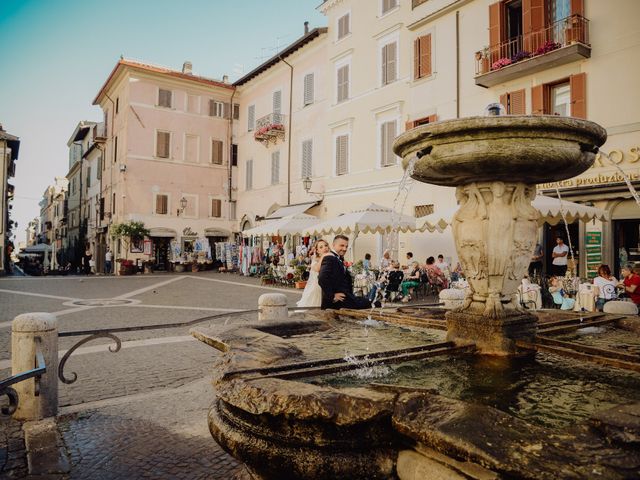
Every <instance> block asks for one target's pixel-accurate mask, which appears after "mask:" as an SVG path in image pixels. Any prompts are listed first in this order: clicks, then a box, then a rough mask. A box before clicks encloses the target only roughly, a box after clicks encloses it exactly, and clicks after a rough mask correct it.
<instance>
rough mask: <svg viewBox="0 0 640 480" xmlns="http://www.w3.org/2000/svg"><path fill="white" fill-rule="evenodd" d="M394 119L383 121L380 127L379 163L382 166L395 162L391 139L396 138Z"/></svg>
mask: <svg viewBox="0 0 640 480" xmlns="http://www.w3.org/2000/svg"><path fill="white" fill-rule="evenodd" d="M396 125H397V124H396V121H395V120H393V121H392V122H385V123H383V124H382V125H381V128H380V140H381V141H380V148H381V152H380V153H381V155H380V159H381V164H382V166H383V167H387V166H389V165H395V164H396V157H395V155H394V153H393V140H394V139H395V138H396Z"/></svg>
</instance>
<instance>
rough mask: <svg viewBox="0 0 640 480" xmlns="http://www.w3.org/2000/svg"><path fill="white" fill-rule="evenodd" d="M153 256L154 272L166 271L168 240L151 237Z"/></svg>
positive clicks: (167, 265) (167, 264)
mask: <svg viewBox="0 0 640 480" xmlns="http://www.w3.org/2000/svg"><path fill="white" fill-rule="evenodd" d="M151 240H153V250H154V252H153V256H154V260H155V265H154V270H158V271H163V272H164V271H167V270H168V268H169V247H170V239H169V238H163V237H152V238H151Z"/></svg>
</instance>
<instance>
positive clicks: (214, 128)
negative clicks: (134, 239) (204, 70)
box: [93, 59, 239, 269]
mask: <svg viewBox="0 0 640 480" xmlns="http://www.w3.org/2000/svg"><path fill="white" fill-rule="evenodd" d="M233 95H234V87H233V86H232V85H231V84H229V83H227V82H226V81H218V80H212V79H208V78H205V77H200V76H197V75H193V73H192V71H191V64H190V62H185V64H184V66H183V69H182V71H176V70H171V69H168V68H164V67H158V66H155V65H149V64H144V63H138V62H134V61H131V60H125V59H121V60H120V61H119V62H118V63H117V64H116V66H115V68H114V69H113V71H112V72H111V74H110V75H109V78H107V81H106V82H105V84H104V85H103V87H102V88H101V89H100V92H99V93H98V95H97V96H96V98H95V100H94V102H93V103H94V105H99V106H100V107H101V108H102V110H103V112H104V125H105V137H106V142H105V144H104V145H103V146H102V147H101V148H102V149H103V152H104V161H103V162H101V163H102V164H101V166H100V168H101V170H102V171H101V179H100V181H101V188H100V190H101V195H102V197H101V199H100V207H99V209H100V211H99V218H98V221H97V228H96V231H97V234H96V242H95V245H96V252H95V254H96V255H98V256H102V255H104V251H105V248H106V246H107V245H111V250H112V251H113V252H114V259H116V258H125V257H126V258H142V259H144V260H151V261H152V262H153V263H154V264H155V266H156V268H158V269H164V268H167V266H168V262H167V259H168V256H169V245H170V242H171V241H172V240H176V241H178V242H180V243H181V245H182V247H183V249H187V250H188V249H189V248H190V246H191V244H192V243H193V241H194V240H195V239H196V238H198V237H208V238H209V240H210V242H212V241H222V240H226V239H227V238H228V237H229V236H230V235H231V232H232V224H233V219H234V218H235V202H234V199H233V197H232V191H231V188H230V187H229V186H230V183H231V163H232V162H231V160H232V157H233V155H232V148H231V142H230V139H231V122H232V121H233V117H236V118H237V116H238V114H239V108H238V107H237V106H236V105H233V107H232V101H233ZM131 220H135V221H141V222H144V224H145V227H146V228H148V229H149V230H150V231H151V234H150V237H151V238H150V240H151V245H148V244H147V245H145V246H144V248H145V252H144V253H142V252H139V251H138V250H140V248H139V247H140V245H137V246H133V245H132V246H130V247H129V251H128V252H124V251H123V245H121V242H113V241H112V240H111V239H110V236H109V228H110V226H111V225H113V224H116V223H122V222H128V221H131Z"/></svg>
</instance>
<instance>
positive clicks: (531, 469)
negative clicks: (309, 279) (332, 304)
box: [192, 314, 640, 480]
mask: <svg viewBox="0 0 640 480" xmlns="http://www.w3.org/2000/svg"><path fill="white" fill-rule="evenodd" d="M329 315H330V314H329ZM555 317H556V318H557V315H555ZM636 322H637V320H636ZM192 334H193V335H194V336H195V337H196V338H198V339H200V340H201V341H203V342H205V343H207V344H209V345H212V346H214V347H216V348H217V349H219V350H221V351H223V352H224V354H223V355H221V356H220V357H219V358H218V359H217V360H216V364H215V368H214V388H215V395H216V397H215V401H214V404H213V407H212V408H211V411H210V413H209V427H210V430H211V433H212V435H213V437H214V438H215V439H216V440H217V441H218V443H220V445H221V446H222V447H223V448H225V449H226V450H227V451H228V452H230V453H231V454H232V455H233V456H235V457H236V458H238V459H240V460H241V461H243V462H244V463H245V464H246V465H247V467H248V469H249V470H250V471H251V473H252V474H253V475H254V476H255V477H256V478H264V479H290V478H291V479H293V478H314V479H316V478H317V479H335V478H349V479H359V478H362V479H365V478H366V479H374V478H400V479H401V480H408V479H416V480H417V479H418V478H425V477H424V472H431V473H430V474H435V472H436V471H437V472H438V474H439V475H440V477H439V478H451V479H453V478H500V477H502V476H505V477H515V478H536V479H539V478H549V479H551V478H553V479H557V478H589V477H591V476H592V475H594V472H597V474H598V478H632V477H634V476H637V474H639V473H640V421H638V419H639V418H640V388H639V386H640V373H635V372H626V371H623V373H622V374H620V373H619V371H618V370H615V369H611V368H605V367H597V369H591V370H590V369H589V368H586V367H584V366H582V365H580V364H578V365H577V366H575V368H574V367H571V365H569V367H566V366H565V365H564V364H563V365H562V368H560V366H559V364H557V363H554V362H557V361H558V360H553V359H551V360H550V357H549V356H545V355H538V356H537V358H536V359H534V360H526V359H514V358H491V357H486V356H485V357H473V356H464V355H463V354H462V356H460V355H456V354H461V352H472V351H473V346H466V347H464V346H458V347H454V346H453V345H452V344H447V343H446V342H442V338H443V335H444V333H443V332H442V331H439V330H431V329H420V328H415V327H413V328H412V329H410V330H409V329H406V328H403V327H398V326H382V327H376V326H375V324H373V323H372V322H364V323H363V322H357V321H353V320H349V319H348V318H345V317H344V316H340V317H337V316H336V317H335V318H324V319H320V318H314V317H313V316H312V315H311V314H307V316H306V318H304V319H287V320H283V321H281V322H270V323H254V324H250V325H245V326H243V327H241V328H238V327H232V326H228V327H223V326H220V327H215V328H209V329H205V328H196V329H194V330H192ZM332 335H335V336H336V337H335V338H333V340H334V341H336V342H342V345H343V347H342V348H345V347H346V348H347V350H348V345H349V341H348V340H345V339H348V338H350V337H352V338H353V339H354V342H353V343H354V345H358V346H359V347H360V350H358V351H347V352H346V355H344V356H345V357H348V358H347V359H346V360H344V361H343V360H342V358H334V357H335V354H334V352H330V353H331V354H330V355H329V356H328V357H327V356H324V357H322V355H321V353H322V351H323V346H322V342H321V341H320V340H321V339H323V338H324V339H327V341H328V343H327V345H330V343H331V342H330V341H329V340H331V336H332ZM386 335H388V336H389V339H390V340H389V341H388V342H385V341H384V338H385V336H386ZM403 336H404V337H407V338H409V341H408V342H407V343H406V344H403V348H398V346H399V345H398V344H395V343H394V342H395V341H396V340H394V338H402V337H403ZM365 337H369V338H371V339H372V344H371V345H370V346H369V350H368V351H367V350H366V344H365V343H363V342H362V338H365ZM420 343H421V344H422V345H418V344H420ZM310 345H313V347H310ZM447 345H449V346H447ZM389 349H391V353H390V354H383V353H380V352H381V350H389ZM358 354H365V355H367V359H366V364H365V365H364V366H366V367H367V368H369V369H370V371H369V372H368V373H367V375H368V377H366V378H363V375H358V370H353V367H354V364H353V362H354V361H355V362H356V363H357V362H360V365H355V366H363V363H365V359H364V358H363V357H358ZM452 355H454V356H452ZM341 357H342V355H341ZM431 357H433V358H431ZM403 358H404V359H405V361H404V363H402V362H401V361H400V360H402V359H403ZM406 358H408V359H409V360H408V361H406ZM447 358H448V359H449V360H447ZM349 359H351V360H349ZM354 359H355V360H354ZM379 360H380V361H379ZM562 362H569V363H570V362H571V361H570V360H566V359H562ZM438 365H440V368H439V367H438ZM420 366H421V368H419V367H420ZM563 368H564V369H565V370H563ZM566 368H569V370H566ZM572 368H573V370H572ZM376 369H377V371H376ZM407 369H409V370H407ZM344 370H350V371H351V373H350V374H349V375H348V376H345V374H344V373H342V372H343V371H344ZM403 370H404V373H403V372H402V371H403ZM596 370H597V372H596ZM519 371H522V372H523V373H522V374H519V373H518V372H519ZM545 371H546V377H547V378H546V379H545V380H544V381H541V380H540V379H541V378H543V377H544V374H545ZM554 371H560V373H558V374H557V375H554ZM566 371H573V372H574V374H575V380H576V381H575V382H574V383H571V379H570V378H569V379H567V378H565V377H566V376H567V375H565V374H566ZM398 372H400V373H402V374H403V375H404V379H403V378H401V377H402V375H400V376H398V375H399V374H398ZM407 372H409V374H408V375H407ZM576 372H577V373H576ZM594 372H595V373H597V374H594ZM590 375H591V377H592V378H591V380H590V379H589V378H590V377H589V376H590ZM447 377H449V379H447ZM608 377H610V378H613V380H607V378H608ZM479 379H482V380H481V381H480V380H479ZM447 382H449V383H450V385H451V386H452V388H447V386H446V383H447ZM474 382H475V383H474ZM607 382H609V383H607ZM554 385H555V396H554V395H553V394H550V393H549V392H550V391H551V390H550V389H551V388H552V387H553V386H554ZM456 389H457V392H456ZM580 389H584V390H586V391H585V392H580ZM588 389H592V390H591V391H589V390H588ZM594 392H595V393H594ZM501 393H502V394H501ZM582 394H584V395H586V396H587V397H589V398H591V397H592V398H591V401H590V402H587V403H588V404H587V405H585V404H584V403H585V402H582V403H580V398H586V397H584V396H583V397H580V395H582ZM536 395H538V398H536ZM603 395H604V396H603ZM541 399H542V400H541ZM554 400H555V402H556V403H555V405H556V407H557V408H558V409H559V410H561V411H562V415H556V416H555V417H553V416H552V415H551V413H550V412H553V408H554V404H553V401H554ZM543 401H547V403H548V404H549V405H548V406H547V407H545V408H547V410H546V413H545V412H542V413H540V412H537V413H536V412H535V409H536V406H537V404H540V402H543ZM571 402H578V403H577V404H576V408H577V411H576V412H575V414H574V415H571V410H572V408H573V405H572V404H571ZM565 403H567V404H568V405H565ZM620 404H624V405H622V406H621V405H620ZM594 452H595V453H594ZM420 472H423V473H420ZM421 475H422V476H421Z"/></svg>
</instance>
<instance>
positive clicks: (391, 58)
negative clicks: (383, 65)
mask: <svg viewBox="0 0 640 480" xmlns="http://www.w3.org/2000/svg"><path fill="white" fill-rule="evenodd" d="M397 49H398V44H397V43H396V42H393V43H390V44H389V45H387V83H391V82H395V81H396V79H397V69H396V66H397V62H396V56H397V55H396V53H397Z"/></svg>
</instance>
